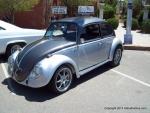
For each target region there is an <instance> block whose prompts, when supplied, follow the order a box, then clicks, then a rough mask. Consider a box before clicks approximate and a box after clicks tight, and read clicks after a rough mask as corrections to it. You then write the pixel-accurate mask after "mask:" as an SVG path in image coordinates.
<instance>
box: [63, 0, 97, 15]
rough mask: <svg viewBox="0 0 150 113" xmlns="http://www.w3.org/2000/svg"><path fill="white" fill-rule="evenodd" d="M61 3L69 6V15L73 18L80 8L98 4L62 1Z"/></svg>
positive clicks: (89, 0)
mask: <svg viewBox="0 0 150 113" xmlns="http://www.w3.org/2000/svg"><path fill="white" fill-rule="evenodd" d="M61 2H62V3H63V4H64V5H65V6H67V8H68V10H67V11H68V15H69V16H73V15H72V14H73V12H74V11H75V10H77V9H78V8H77V7H78V6H84V5H91V4H92V3H94V2H96V0H61Z"/></svg>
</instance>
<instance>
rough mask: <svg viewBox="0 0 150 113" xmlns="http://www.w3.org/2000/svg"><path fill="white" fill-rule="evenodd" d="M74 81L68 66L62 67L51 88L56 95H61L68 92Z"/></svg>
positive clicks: (50, 85) (54, 77)
mask: <svg viewBox="0 0 150 113" xmlns="http://www.w3.org/2000/svg"><path fill="white" fill-rule="evenodd" d="M72 81H73V73H72V71H71V69H70V68H69V67H68V66H61V67H59V68H58V69H57V71H56V72H55V74H54V76H53V78H52V80H51V82H50V84H49V87H50V88H51V89H52V91H53V92H54V93H57V94H61V93H64V92H66V91H67V90H68V89H69V88H70V86H71V84H72Z"/></svg>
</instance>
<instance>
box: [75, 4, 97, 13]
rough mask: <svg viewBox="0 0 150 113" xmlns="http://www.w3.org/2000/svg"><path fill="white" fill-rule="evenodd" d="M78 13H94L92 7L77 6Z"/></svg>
mask: <svg viewBox="0 0 150 113" xmlns="http://www.w3.org/2000/svg"><path fill="white" fill-rule="evenodd" d="M78 13H79V14H87V13H88V14H93V13H94V6H78Z"/></svg>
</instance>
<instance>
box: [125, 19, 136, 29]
mask: <svg viewBox="0 0 150 113" xmlns="http://www.w3.org/2000/svg"><path fill="white" fill-rule="evenodd" d="M124 27H126V19H125V20H124ZM138 28H139V24H138V20H137V19H135V18H133V19H132V27H131V29H132V30H137V29H138Z"/></svg>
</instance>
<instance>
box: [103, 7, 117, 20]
mask: <svg viewBox="0 0 150 113" xmlns="http://www.w3.org/2000/svg"><path fill="white" fill-rule="evenodd" d="M114 16H115V8H114V7H112V6H111V5H108V4H107V5H105V6H104V19H109V18H113V17H114Z"/></svg>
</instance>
